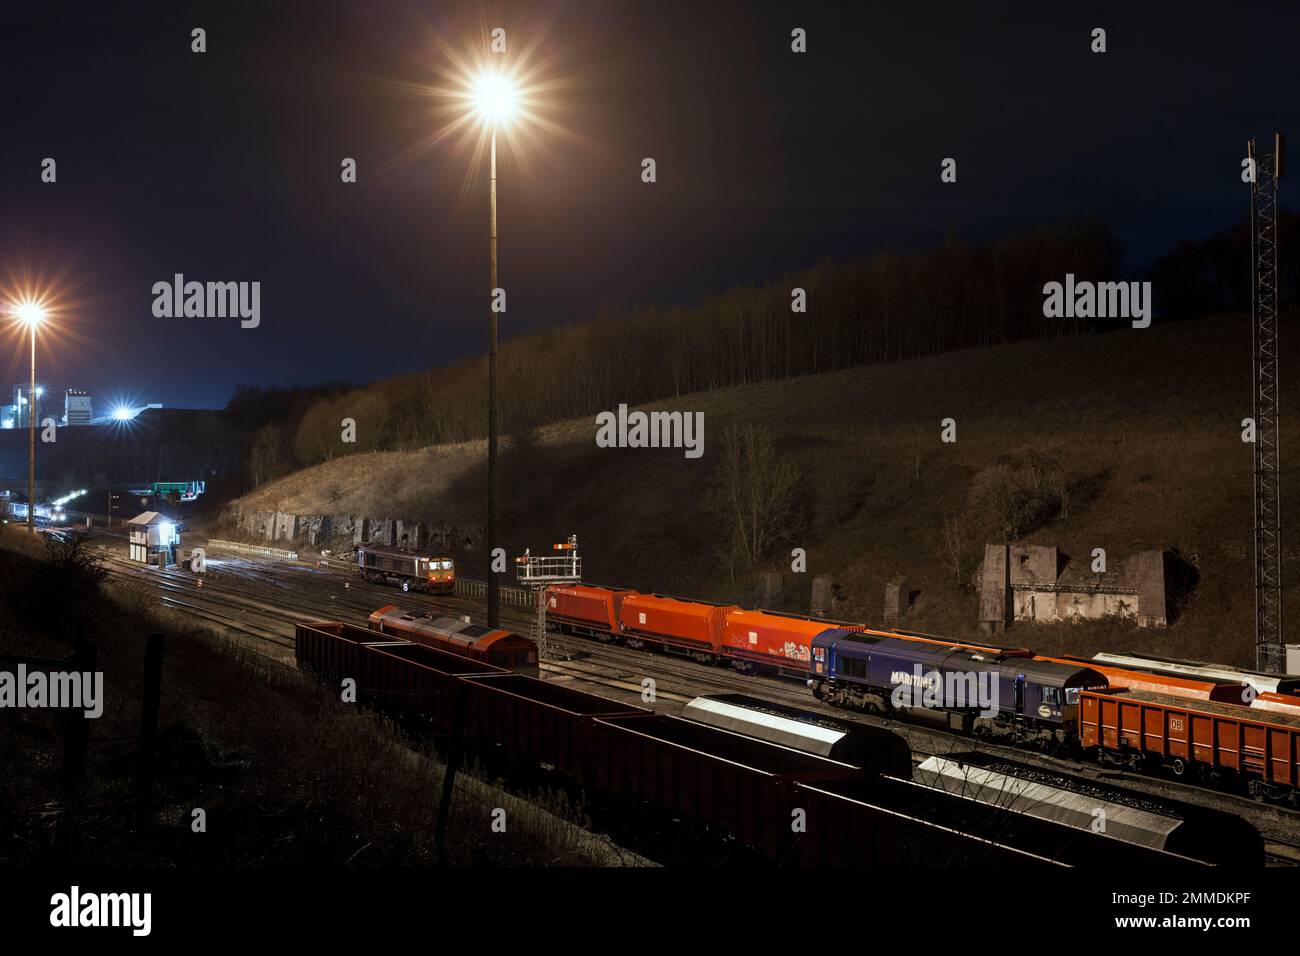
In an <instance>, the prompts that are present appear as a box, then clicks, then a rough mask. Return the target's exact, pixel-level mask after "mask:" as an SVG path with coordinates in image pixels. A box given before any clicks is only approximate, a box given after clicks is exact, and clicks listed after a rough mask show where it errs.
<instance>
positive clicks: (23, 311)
mask: <svg viewBox="0 0 1300 956" xmlns="http://www.w3.org/2000/svg"><path fill="white" fill-rule="evenodd" d="M9 311H10V312H12V313H13V314H14V315H15V316H16V317H17V318H18V321H20V322H25V323H26V324H27V325H40V324H41V322H42V321H44V319H45V306H43V305H41V304H40V303H39V302H32V301H31V300H28V301H26V302H20V303H18V304H17V305H15V306H14V307H13V308H11V309H10V310H9Z"/></svg>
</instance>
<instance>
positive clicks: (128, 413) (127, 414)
mask: <svg viewBox="0 0 1300 956" xmlns="http://www.w3.org/2000/svg"><path fill="white" fill-rule="evenodd" d="M133 418H135V409H134V408H130V407H128V406H126V405H119V406H118V407H117V408H115V409H113V419H114V420H115V421H119V422H129V421H130V420H131V419H133Z"/></svg>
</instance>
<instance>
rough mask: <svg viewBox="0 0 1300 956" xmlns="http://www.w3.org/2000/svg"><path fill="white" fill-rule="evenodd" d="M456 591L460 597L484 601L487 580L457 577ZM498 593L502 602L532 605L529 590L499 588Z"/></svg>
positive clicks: (532, 599) (520, 605)
mask: <svg viewBox="0 0 1300 956" xmlns="http://www.w3.org/2000/svg"><path fill="white" fill-rule="evenodd" d="M456 593H457V594H458V595H460V596H461V597H468V598H478V599H479V600H481V601H485V600H487V582H486V581H471V580H469V579H468V578H457V579H456ZM499 593H500V595H501V603H502V604H514V605H516V606H517V607H532V606H533V601H534V598H533V595H532V592H531V591H525V590H524V589H523V588H501V589H500V590H499Z"/></svg>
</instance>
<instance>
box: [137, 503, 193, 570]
mask: <svg viewBox="0 0 1300 956" xmlns="http://www.w3.org/2000/svg"><path fill="white" fill-rule="evenodd" d="M127 528H128V530H129V534H130V537H129V557H130V559H131V560H132V561H138V562H140V563H141V564H150V563H153V562H155V561H157V559H158V558H157V556H158V554H159V553H161V552H166V554H167V559H168V563H171V558H172V554H173V551H172V549H173V548H174V547H175V546H176V545H178V544H180V541H181V536H180V535H179V534H178V533H177V531H176V522H174V521H172V519H171V518H168V517H167V516H166V515H163V514H159V513H158V512H157V511H142V512H141V513H140V514H138V515H136V516H135V517H134V518H132V519H131V520H130V521H128V522H127Z"/></svg>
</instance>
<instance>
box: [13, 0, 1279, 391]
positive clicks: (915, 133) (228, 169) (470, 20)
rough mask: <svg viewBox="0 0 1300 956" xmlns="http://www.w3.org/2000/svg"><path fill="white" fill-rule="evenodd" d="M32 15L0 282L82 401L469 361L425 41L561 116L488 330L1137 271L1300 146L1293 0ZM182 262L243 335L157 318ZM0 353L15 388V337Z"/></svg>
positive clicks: (205, 322) (464, 193)
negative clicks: (832, 274) (799, 42)
mask: <svg viewBox="0 0 1300 956" xmlns="http://www.w3.org/2000/svg"><path fill="white" fill-rule="evenodd" d="M26 6H28V7H29V8H30V9H28V10H25V11H23V12H14V10H13V8H12V5H11V7H10V8H7V9H6V11H5V13H4V14H3V17H4V22H3V25H2V28H0V78H2V83H3V89H4V91H5V98H4V109H5V113H6V116H5V120H4V123H3V126H2V127H0V142H2V143H3V147H2V148H0V269H4V270H5V272H6V274H8V275H9V276H11V277H12V276H13V275H15V274H17V273H18V272H19V271H20V270H21V268H22V267H23V266H24V265H25V266H27V267H28V268H32V267H36V268H40V269H44V270H46V271H47V272H48V273H58V272H63V273H65V274H66V276H67V278H68V280H69V281H70V282H71V283H73V284H74V285H75V289H74V290H72V292H71V293H70V294H69V295H68V296H67V298H68V301H69V302H72V303H73V304H74V305H75V308H73V309H70V310H69V312H68V314H66V315H64V316H61V317H60V329H59V330H58V333H57V335H56V334H51V336H50V337H49V340H48V341H49V349H48V351H47V350H45V349H44V348H43V350H42V354H41V357H40V361H41V367H42V372H41V374H40V378H42V379H43V380H46V381H48V382H50V383H51V384H53V385H55V386H58V387H62V386H65V385H78V386H84V387H88V388H90V389H92V390H93V392H94V393H95V395H96V396H97V398H98V399H100V400H101V401H102V400H104V399H106V398H107V397H109V396H121V397H126V398H132V399H134V400H136V401H139V402H144V401H162V402H165V403H167V404H168V405H190V406H218V405H221V404H224V402H225V401H226V399H227V398H228V397H229V395H230V393H231V390H232V389H233V387H234V386H235V385H236V384H237V383H240V382H247V383H258V384H280V385H291V384H295V383H304V384H305V383H310V382H315V381H319V380H322V379H349V380H354V381H361V380H367V379H371V378H374V377H377V376H383V375H387V374H391V373H394V372H399V371H409V370H414V369H417V368H425V367H428V366H430V365H435V364H440V363H443V362H446V361H449V360H452V359H455V358H458V357H460V356H463V355H465V354H467V353H469V352H472V351H475V350H478V349H480V348H482V346H483V342H484V339H485V334H486V333H485V324H486V323H485V309H486V302H487V284H488V281H487V230H486V215H487V195H486V194H487V190H486V174H485V171H484V170H483V169H482V167H481V166H480V167H477V168H475V167H473V166H472V156H471V154H470V153H469V152H468V151H466V150H461V149H457V148H455V146H454V144H453V143H452V142H450V141H446V142H443V143H440V144H437V145H435V146H433V147H432V148H427V149H421V148H419V144H420V143H421V142H422V141H423V140H425V139H426V138H427V137H428V136H429V134H430V133H431V132H432V131H433V130H434V129H435V128H437V126H438V125H439V123H440V122H441V119H440V118H439V117H438V116H436V115H434V113H433V111H432V107H434V106H436V105H437V104H436V103H435V102H433V101H432V98H431V97H430V96H428V95H427V94H425V93H422V92H421V88H422V87H425V86H436V85H440V84H441V83H442V81H441V80H440V79H439V77H438V74H437V68H438V65H439V63H440V62H441V60H443V59H445V56H444V54H443V53H442V52H441V50H440V46H439V43H438V39H437V38H439V37H441V38H442V40H443V41H444V42H446V43H448V44H450V45H451V46H452V47H454V48H456V49H458V50H463V51H465V52H467V53H470V52H476V51H479V50H482V49H483V48H484V47H485V45H486V42H487V40H486V36H485V35H484V31H483V28H484V27H489V28H490V27H491V26H496V25H502V26H505V27H506V28H507V31H508V32H507V40H508V43H509V44H511V47H512V49H518V48H519V47H520V45H525V44H529V43H534V42H535V45H536V49H537V51H538V54H539V55H540V56H541V57H542V58H543V59H544V60H545V61H546V75H547V76H548V77H549V78H551V79H553V80H554V81H555V84H556V90H555V92H554V93H553V94H552V96H551V97H550V99H551V101H552V103H553V105H554V106H555V107H557V108H562V111H558V110H557V111H554V112H548V114H547V115H548V116H550V117H551V118H552V119H554V120H555V121H556V122H558V123H559V124H560V125H561V126H562V127H563V128H564V130H565V135H553V134H541V135H539V136H538V137H537V138H536V140H535V141H534V142H531V143H529V144H528V145H527V146H526V147H525V148H524V153H523V154H520V153H519V152H507V153H505V154H504V155H503V159H502V164H501V172H500V176H501V187H500V201H501V213H500V222H501V246H500V262H501V284H502V285H503V286H504V287H505V288H506V289H507V292H508V295H509V312H508V313H507V316H506V317H505V320H504V322H503V325H502V331H503V334H506V335H508V334H510V333H512V332H515V331H517V330H524V329H530V328H533V327H537V326H541V325H545V324H548V323H555V322H559V321H563V320H565V319H569V318H582V317H585V316H589V315H590V314H592V312H593V311H594V310H595V308H596V307H597V306H598V305H599V304H600V303H601V302H605V301H609V302H627V303H631V304H637V303H656V304H662V305H670V304H674V303H680V302H691V301H694V300H696V299H698V298H700V297H701V296H703V295H704V294H707V293H708V292H720V291H724V290H725V289H727V288H728V287H730V286H733V285H735V284H738V283H749V282H760V281H763V280H765V279H769V278H772V277H775V276H777V275H779V274H780V273H781V272H783V271H785V270H787V269H793V268H799V267H802V266H806V265H810V264H813V263H816V262H817V261H819V260H821V259H823V258H825V257H827V256H832V257H847V256H851V255H855V254H860V253H865V252H869V251H871V250H872V249H874V248H879V247H884V246H889V247H893V248H898V249H906V248H916V247H920V246H927V245H931V244H935V243H938V242H940V241H942V240H943V238H944V237H945V236H948V235H957V236H963V237H966V238H969V239H972V240H979V239H983V238H988V237H992V236H996V235H999V234H1001V233H1003V232H1006V231H1008V230H1013V229H1018V228H1022V227H1025V226H1030V225H1034V224H1038V223H1047V222H1054V221H1058V220H1062V219H1067V218H1072V217H1080V216H1088V215H1096V216H1101V217H1104V218H1106V219H1108V220H1109V221H1110V222H1111V224H1112V225H1113V227H1114V229H1115V231H1116V233H1117V235H1118V236H1119V237H1120V239H1121V240H1122V241H1123V242H1124V243H1125V246H1126V249H1127V252H1128V265H1129V267H1130V268H1131V269H1141V268H1143V267H1144V266H1145V265H1147V264H1149V263H1150V261H1151V260H1152V259H1153V258H1154V257H1156V256H1158V255H1160V254H1161V253H1163V252H1164V251H1166V250H1167V249H1168V248H1169V247H1171V246H1172V244H1173V243H1174V242H1176V241H1177V240H1178V239H1179V238H1182V237H1184V236H1196V235H1205V234H1207V233H1209V232H1212V231H1214V230H1216V229H1219V228H1222V227H1224V226H1226V225H1229V224H1231V223H1232V222H1233V221H1234V220H1235V219H1237V218H1238V217H1239V216H1240V215H1241V214H1242V212H1243V211H1244V208H1245V202H1246V191H1245V187H1244V186H1243V185H1242V184H1241V182H1240V179H1239V164H1240V160H1241V157H1242V155H1243V152H1244V142H1245V140H1246V138H1247V137H1248V136H1250V135H1252V134H1253V135H1257V136H1265V135H1268V134H1270V133H1271V131H1272V130H1273V129H1274V128H1281V129H1283V130H1284V131H1286V130H1290V131H1292V132H1294V133H1296V134H1300V123H1297V122H1296V114H1297V98H1296V96H1295V77H1294V67H1293V66H1292V64H1293V62H1294V53H1295V50H1296V49H1297V48H1298V47H1300V7H1298V6H1296V5H1294V4H1286V5H1283V4H1276V6H1277V7H1278V8H1279V9H1285V10H1288V11H1289V12H1284V13H1279V12H1268V9H1267V7H1266V6H1265V5H1253V4H1239V3H1234V4H1224V3H1219V4H1204V5H1194V4H1187V3H1141V4H1133V3H1113V4H1107V3H1092V4H1057V3H1023V4H998V3H961V4H952V5H951V10H947V9H945V5H944V4H930V3H927V4H912V3H896V4H876V3H864V2H843V3H834V2H824V3H817V2H788V3H762V2H757V0H749V2H739V0H737V2H730V0H704V2H701V0H690V2H675V0H658V2H630V0H629V2H613V0H582V2H577V0H572V2H560V3H492V4H481V3H460V2H437V3H435V2H419V0H408V2H396V0H349V2H330V0H310V2H308V0H284V2H278V0H264V2H238V0H223V2H214V3H183V2H130V3H118V4H114V3H107V2H93V3H84V4H82V3H59V2H49V3H43V4H30V5H26ZM196 26H198V27H203V28H205V29H206V30H207V42H208V52H206V53H203V54H194V53H191V52H190V31H191V29H192V28H193V27H196ZM796 26H798V27H803V28H805V29H806V30H807V32H808V46H809V52H808V53H807V54H805V55H801V56H800V55H795V54H793V53H791V52H790V47H789V44H790V31H791V29H792V28H794V27H796ZM1098 26H1100V27H1104V28H1105V29H1106V30H1107V34H1108V47H1109V51H1108V52H1107V53H1106V54H1104V55H1094V54H1092V53H1090V51H1089V43H1090V31H1091V30H1092V28H1094V27H1098ZM47 156H48V157H53V158H55V159H56V160H57V163H58V167H57V168H58V182H57V183H55V184H44V183H42V182H41V181H40V171H41V166H40V164H41V161H42V159H43V158H45V157H47ZM647 156H650V157H654V158H655V159H656V161H657V164H658V180H659V181H658V182H657V183H656V184H654V185H645V184H643V183H641V181H640V162H641V159H642V158H643V157H647ZM945 156H953V157H955V158H956V159H957V160H958V164H959V166H958V173H959V181H958V183H957V184H956V185H944V184H941V183H940V181H939V163H940V160H941V159H942V158H943V157H945ZM343 157H354V158H356V160H357V161H358V165H359V178H360V181H359V182H358V183H357V184H355V185H345V184H343V183H341V182H340V177H339V170H340V166H339V164H340V161H341V159H342V158H343ZM471 174H472V175H471ZM1287 191H1289V190H1286V189H1285V187H1284V200H1285V198H1286V192H1287ZM177 272H180V273H183V274H184V275H185V276H186V277H187V278H190V279H197V280H201V281H206V280H222V281H226V280H233V281H254V280H256V281H260V282H261V284H262V296H261V309H262V320H261V326H260V328H258V329H256V330H241V329H240V328H239V325H238V322H237V321H235V320H231V319H224V320H223V319H213V318H209V319H158V318H155V317H154V316H153V315H152V313H151V305H152V300H153V296H152V293H151V287H152V285H153V283H155V282H157V281H159V280H165V279H170V278H171V277H172V275H173V274H175V273H177ZM1157 294H1158V292H1157ZM0 347H2V348H4V349H5V350H6V352H7V353H9V354H8V355H7V356H5V357H4V358H0V370H3V369H4V368H8V371H9V380H10V381H12V380H18V379H20V378H22V377H24V372H23V371H22V370H23V369H24V368H25V365H24V364H23V363H24V361H25V358H24V356H23V354H22V353H21V352H20V350H19V348H18V345H17V343H16V341H15V340H14V339H13V338H12V337H5V338H0Z"/></svg>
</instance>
